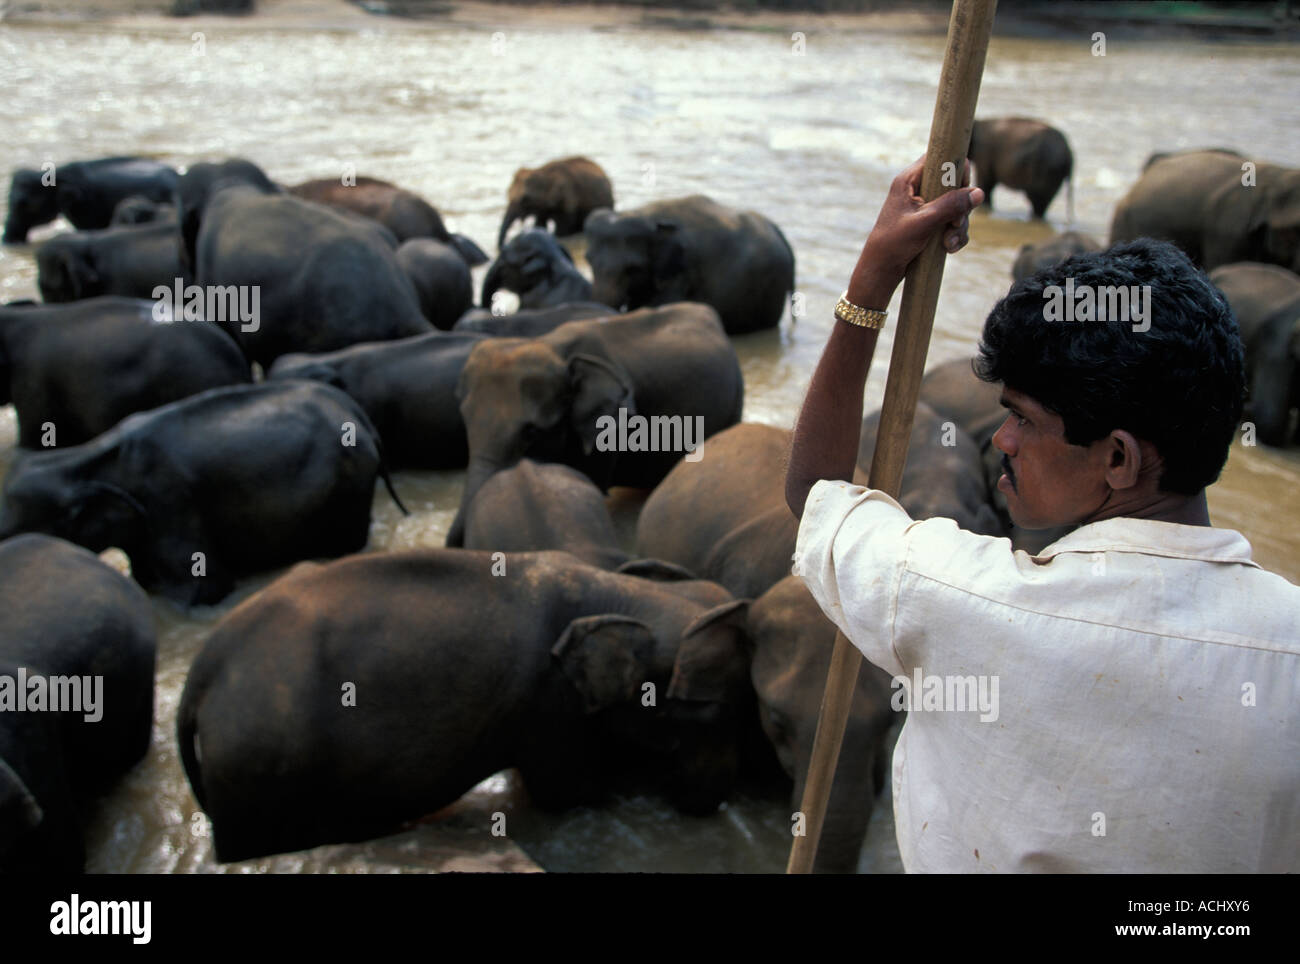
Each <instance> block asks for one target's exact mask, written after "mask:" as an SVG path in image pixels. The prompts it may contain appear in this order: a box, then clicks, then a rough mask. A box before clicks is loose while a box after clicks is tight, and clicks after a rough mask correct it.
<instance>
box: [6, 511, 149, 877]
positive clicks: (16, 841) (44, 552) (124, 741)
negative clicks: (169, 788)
mask: <svg viewBox="0 0 1300 964" xmlns="http://www.w3.org/2000/svg"><path fill="white" fill-rule="evenodd" d="M0 611H3V612H4V614H5V618H4V621H3V622H2V623H0V681H5V682H7V683H8V684H9V685H10V686H13V687H14V689H13V690H12V691H10V692H9V693H8V695H7V697H6V696H2V695H0V710H3V712H0V871H4V872H8V873H24V874H32V873H37V874H48V873H59V874H79V873H81V871H82V870H83V869H84V863H85V848H84V845H83V842H82V825H83V824H84V822H85V820H86V819H87V817H89V815H90V813H89V811H90V807H91V805H92V803H93V801H94V799H95V797H96V796H97V795H98V794H100V793H102V792H103V791H104V790H106V789H108V787H109V786H111V785H112V784H113V783H114V782H115V781H116V780H117V779H118V778H119V777H121V776H122V775H123V774H124V773H125V772H126V771H127V770H129V769H130V768H131V767H132V766H134V765H135V763H136V762H137V761H139V760H140V758H141V757H143V756H144V755H145V752H146V751H147V750H148V748H149V741H150V738H151V735H152V723H153V696H154V693H153V681H154V662H155V658H156V652H157V645H158V644H157V632H156V630H155V628H154V617H153V609H152V607H151V606H150V604H149V599H148V597H146V596H145V594H144V593H143V592H142V591H141V590H140V588H139V587H138V586H136V585H135V584H134V583H133V582H131V580H130V579H128V578H126V577H125V576H123V575H121V574H119V573H118V572H116V571H115V570H114V569H112V568H110V567H109V566H107V565H105V564H104V563H103V562H101V561H100V560H99V559H97V558H96V557H95V556H94V555H92V554H91V553H89V552H87V551H86V550H84V549H81V548H78V547H77V546H74V545H71V544H69V543H67V542H64V541H63V540H61V539H54V538H51V537H49V536H43V535H34V534H32V535H20V536H15V537H14V538H12V539H6V540H5V541H4V542H0ZM37 679H39V680H40V681H41V683H40V684H36V685H37V687H38V688H39V689H41V690H42V691H43V693H42V697H41V698H42V699H43V700H44V701H45V702H44V705H45V708H46V709H47V710H53V709H54V707H55V704H54V701H55V700H56V699H57V700H58V707H59V712H34V711H32V710H33V705H32V704H31V703H30V702H28V700H29V699H34V698H35V697H36V695H37V694H36V690H35V689H34V687H33V684H34V683H35V681H36V680H37ZM24 683H25V685H24ZM0 685H3V683H0ZM6 688H7V687H6ZM0 692H2V691H0ZM20 694H22V696H21V697H20ZM20 698H21V699H23V701H24V704H26V705H25V710H24V707H22V706H18V705H16V704H17V701H18V700H19V699H20Z"/></svg>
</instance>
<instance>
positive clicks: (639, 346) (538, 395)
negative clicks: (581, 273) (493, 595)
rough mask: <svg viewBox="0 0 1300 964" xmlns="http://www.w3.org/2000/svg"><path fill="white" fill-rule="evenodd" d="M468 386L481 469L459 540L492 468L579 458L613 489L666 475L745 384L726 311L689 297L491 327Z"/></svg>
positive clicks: (463, 397) (475, 466)
mask: <svg viewBox="0 0 1300 964" xmlns="http://www.w3.org/2000/svg"><path fill="white" fill-rule="evenodd" d="M456 396H457V398H459V399H460V412H461V416H462V417H463V418H464V420H465V430H466V434H467V436H468V438H469V471H468V474H467V477H466V481H465V492H464V495H463V496H462V498H461V504H460V511H459V512H458V513H457V515H456V519H455V520H454V521H453V522H452V526H451V531H450V532H448V534H447V545H448V546H459V545H461V544H462V539H463V534H464V516H465V511H466V509H467V507H468V506H469V504H470V503H471V502H472V501H473V499H474V496H475V494H476V493H477V492H478V490H479V488H480V487H481V486H482V485H483V483H484V482H486V481H487V479H488V477H489V476H491V475H493V474H494V473H496V472H499V471H500V470H501V469H504V468H509V467H510V466H511V465H514V464H515V463H516V462H518V461H519V460H520V459H522V458H524V457H525V456H528V457H530V458H533V459H535V460H538V461H546V462H563V463H564V464H566V465H570V466H573V467H574V468H577V469H579V470H581V471H582V472H584V473H585V474H586V475H587V476H588V477H589V478H590V479H591V480H592V481H593V482H595V483H596V484H597V485H598V486H599V487H600V488H601V489H602V491H603V490H605V489H607V488H608V487H609V486H610V485H627V486H635V487H642V488H648V487H651V486H653V485H655V484H656V483H658V482H659V481H660V480H661V479H662V478H663V477H664V476H665V475H667V474H668V471H669V469H671V468H672V466H673V463H674V462H675V461H676V459H677V457H678V455H679V454H680V453H681V452H683V451H686V450H687V449H692V448H698V447H699V445H700V444H701V443H702V442H703V441H704V440H705V439H707V438H709V437H710V436H712V435H714V434H715V433H717V432H720V431H721V430H722V429H724V428H726V427H727V426H729V425H734V424H735V423H736V422H738V421H739V420H740V413H741V407H742V405H743V403H744V396H745V385H744V379H743V377H742V375H741V372H740V363H739V361H738V360H737V358H736V351H735V349H734V348H733V347H732V345H731V343H730V342H729V341H728V340H727V336H726V333H725V332H724V331H723V330H722V325H721V323H720V322H719V321H718V315H717V312H715V311H714V310H713V309H711V308H709V307H708V306H707V305H700V304H691V303H683V304H677V305H666V306H664V307H662V308H647V309H642V310H640V311H634V312H631V313H629V314H627V315H622V316H614V317H610V318H589V319H585V320H581V321H571V322H568V323H567V324H564V325H561V326H560V327H559V328H556V329H555V330H554V331H552V332H550V333H548V334H545V335H542V336H540V337H538V338H490V339H487V340H485V341H483V342H481V343H479V344H477V345H475V346H474V349H473V350H472V351H471V352H470V355H469V359H468V361H466V363H465V369H464V371H462V372H461V376H460V383H459V384H458V385H457V387H456Z"/></svg>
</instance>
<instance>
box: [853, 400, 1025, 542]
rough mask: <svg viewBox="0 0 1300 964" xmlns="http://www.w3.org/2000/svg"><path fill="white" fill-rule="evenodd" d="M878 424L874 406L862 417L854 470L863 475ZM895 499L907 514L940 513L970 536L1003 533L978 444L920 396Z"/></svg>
mask: <svg viewBox="0 0 1300 964" xmlns="http://www.w3.org/2000/svg"><path fill="white" fill-rule="evenodd" d="M999 424H1000V423H999ZM879 427H880V412H878V411H876V412H872V413H871V414H870V415H868V416H867V417H866V418H864V419H863V420H862V435H861V439H860V441H859V444H858V469H859V471H861V472H862V474H863V475H864V476H866V477H868V478H869V477H870V474H871V460H872V456H873V454H874V452H875V449H876V433H877V432H878V431H879ZM898 503H899V505H901V506H902V507H903V508H904V509H906V510H907V514H908V515H910V516H911V517H912V518H913V519H931V518H934V517H936V516H942V517H943V518H946V519H953V520H954V521H956V523H957V525H959V526H961V528H963V529H966V530H967V531H969V532H974V533H975V534H976V535H981V536H998V537H1001V536H1006V535H1008V534H1009V533H1008V527H1007V526H1006V525H1005V523H1004V522H1003V521H1002V519H1001V518H999V516H998V513H997V512H996V511H995V510H994V508H993V504H992V501H991V499H990V498H989V489H988V484H987V482H986V480H985V477H984V466H983V463H982V461H981V457H980V449H979V446H978V445H977V444H976V443H975V440H974V439H972V438H971V437H970V436H969V435H968V434H967V433H966V432H965V431H964V430H963V429H962V428H961V427H960V426H958V425H957V424H956V422H955V420H952V419H949V418H946V417H945V416H942V415H939V414H938V413H937V412H936V411H935V410H934V409H932V408H931V407H930V406H929V405H927V404H926V403H925V402H923V401H918V402H917V403H916V412H915V414H914V415H913V416H912V434H911V438H910V440H909V442H908V447H907V463H906V464H905V465H904V467H903V480H902V482H901V483H900V484H899V497H898Z"/></svg>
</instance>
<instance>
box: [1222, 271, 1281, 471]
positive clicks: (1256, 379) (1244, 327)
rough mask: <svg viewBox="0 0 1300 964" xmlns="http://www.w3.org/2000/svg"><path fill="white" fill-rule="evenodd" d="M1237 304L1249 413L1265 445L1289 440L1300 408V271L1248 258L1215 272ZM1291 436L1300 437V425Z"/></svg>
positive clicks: (1234, 308) (1225, 290) (1224, 289)
mask: <svg viewBox="0 0 1300 964" xmlns="http://www.w3.org/2000/svg"><path fill="white" fill-rule="evenodd" d="M1210 280H1211V281H1212V282H1214V284H1215V285H1217V286H1218V288H1219V290H1220V291H1222V292H1223V294H1224V296H1225V297H1227V299H1228V304H1230V305H1231V306H1232V311H1233V314H1235V315H1236V316H1237V324H1238V326H1239V327H1240V329H1241V340H1242V343H1243V344H1244V346H1245V349H1246V376H1247V378H1248V379H1249V385H1250V390H1249V391H1250V397H1249V401H1248V403H1247V412H1246V417H1247V418H1248V419H1250V420H1251V421H1253V422H1254V423H1255V428H1256V431H1257V433H1258V435H1259V440H1260V441H1261V442H1263V443H1264V444H1265V445H1275V446H1283V445H1286V444H1287V441H1288V437H1287V429H1288V428H1289V426H1290V421H1291V411H1292V409H1295V408H1300V276H1297V275H1295V274H1293V273H1292V272H1290V271H1287V270H1286V269H1285V268H1279V267H1277V265H1272V264H1259V263H1257V262H1249V261H1247V262H1242V263H1240V264H1227V265H1223V266H1221V267H1218V268H1215V269H1214V270H1213V271H1211V272H1210ZM1290 440H1291V441H1292V442H1300V425H1297V427H1296V430H1295V432H1294V433H1292V435H1291V437H1290Z"/></svg>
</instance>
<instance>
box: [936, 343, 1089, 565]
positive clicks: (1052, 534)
mask: <svg viewBox="0 0 1300 964" xmlns="http://www.w3.org/2000/svg"><path fill="white" fill-rule="evenodd" d="M971 361H972V360H971V359H969V358H957V359H953V360H952V361H948V362H944V363H942V364H940V365H936V366H935V367H934V368H932V369H931V370H930V371H928V372H926V374H925V377H924V378H923V379H921V391H920V401H921V402H923V403H925V404H927V405H928V406H929V407H930V408H931V410H932V411H933V412H934V413H935V414H936V415H937V416H938V417H939V418H940V419H942V420H948V419H951V420H952V422H953V423H954V424H955V425H956V427H957V428H959V429H960V430H961V431H962V432H963V433H965V435H967V436H969V437H970V439H971V440H972V441H973V442H974V443H975V446H976V448H977V449H978V450H979V458H980V463H981V465H982V466H983V472H984V481H985V485H986V486H987V491H988V499H989V501H990V504H991V505H992V507H993V509H994V510H995V511H996V513H997V516H998V519H999V521H1000V522H1001V525H1002V527H1003V532H1004V533H1009V534H1010V536H1011V545H1012V546H1013V547H1014V548H1015V549H1023V550H1024V551H1025V552H1028V553H1030V554H1031V555H1032V554H1034V553H1037V552H1039V551H1041V550H1042V549H1044V548H1046V547H1047V546H1049V545H1051V544H1052V543H1053V542H1055V541H1056V540H1057V539H1059V538H1060V537H1061V536H1063V535H1065V534H1066V533H1067V532H1069V531H1070V530H1071V529H1072V528H1073V526H1066V527H1057V528H1053V529H1022V528H1020V527H1019V526H1017V525H1014V524H1013V523H1012V521H1011V514H1010V511H1009V510H1008V508H1007V497H1006V496H1005V495H1004V494H1003V493H1002V491H1001V490H1000V489H999V488H998V485H997V483H998V479H999V478H1000V477H1001V476H1002V474H1003V472H1004V471H1005V466H1004V463H1003V459H1004V458H1005V456H1004V454H1003V453H1002V452H1001V451H1000V450H999V449H998V447H997V446H995V445H994V444H993V436H994V435H995V434H997V431H998V429H999V428H1001V427H1002V423H1003V422H1005V421H1006V420H1007V410H1006V409H1005V408H1003V407H1002V403H1001V402H1000V401H999V399H1001V397H1002V389H1001V387H1000V386H998V385H993V384H990V383H989V382H985V381H981V380H980V379H979V378H978V377H976V375H975V370H974V369H973V368H972V367H971ZM942 428H943V426H942V424H940V426H939V430H940V431H942Z"/></svg>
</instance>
